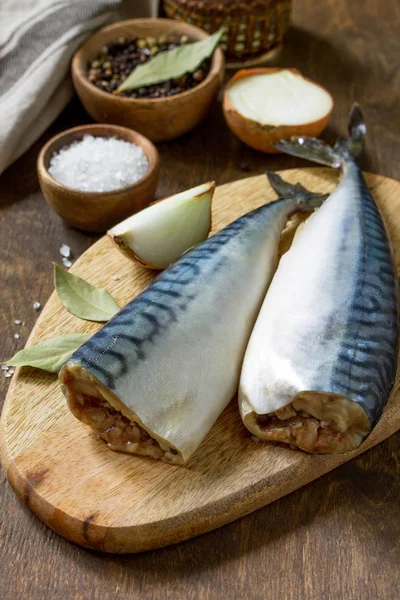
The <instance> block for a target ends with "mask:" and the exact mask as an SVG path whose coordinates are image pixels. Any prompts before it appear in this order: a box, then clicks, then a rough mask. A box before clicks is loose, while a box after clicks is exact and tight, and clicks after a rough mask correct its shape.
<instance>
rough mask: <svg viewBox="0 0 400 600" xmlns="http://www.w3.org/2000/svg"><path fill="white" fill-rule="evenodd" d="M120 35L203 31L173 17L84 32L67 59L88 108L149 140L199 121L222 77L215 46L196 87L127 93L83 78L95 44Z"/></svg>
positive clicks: (196, 36)
mask: <svg viewBox="0 0 400 600" xmlns="http://www.w3.org/2000/svg"><path fill="white" fill-rule="evenodd" d="M121 35H125V36H126V35H130V36H134V37H140V38H143V37H159V36H162V35H177V36H182V35H187V36H189V38H190V39H193V40H196V41H197V40H203V39H205V38H207V37H208V33H206V32H205V31H203V30H202V29H199V28H198V27H194V26H193V25H188V24H187V23H181V22H179V21H175V20H173V19H133V20H128V21H120V22H119V23H114V24H113V25H109V26H108V27H105V28H104V29H101V30H100V31H98V32H97V33H95V34H94V35H93V36H92V37H91V38H89V39H88V40H87V41H86V42H85V43H84V44H83V46H81V48H80V49H79V50H78V51H77V52H76V54H75V56H74V57H73V60H72V80H73V82H74V86H75V89H76V91H77V93H78V96H79V98H80V99H81V101H82V104H83V106H84V107H85V109H86V110H87V112H88V113H89V114H90V115H91V116H92V117H93V118H94V119H95V120H96V121H100V122H102V123H115V124H117V125H123V126H124V127H130V128H132V129H135V130H136V131H139V132H140V133H142V134H143V135H145V136H147V137H148V138H149V139H151V140H152V141H153V142H163V141H166V140H172V139H173V138H176V137H178V136H180V135H182V134H184V133H186V132H187V131H190V130H191V129H193V127H195V126H196V125H198V123H200V121H201V120H202V119H203V118H204V117H205V116H206V115H207V113H208V112H209V110H210V107H211V104H212V102H213V100H214V99H215V98H216V96H217V94H218V89H219V87H220V85H221V84H222V81H223V77H224V64H225V62H224V55H223V53H222V51H221V50H220V49H219V48H217V49H216V51H215V52H214V56H213V59H212V63H211V69H210V72H209V73H208V75H207V77H206V78H205V79H204V80H203V81H202V82H201V83H199V84H198V85H197V86H196V87H194V88H192V89H190V90H187V91H185V92H182V93H180V94H177V95H176V96H167V97H164V98H126V97H118V96H115V95H113V94H110V93H109V92H104V91H102V90H100V89H99V88H97V87H96V86H95V85H93V84H92V83H90V81H89V80H88V79H87V67H88V63H89V61H90V60H92V59H93V58H94V57H95V56H96V54H97V53H98V51H99V49H100V48H101V47H102V46H104V45H106V44H108V43H109V42H111V41H112V40H115V39H116V38H118V37H119V36H121Z"/></svg>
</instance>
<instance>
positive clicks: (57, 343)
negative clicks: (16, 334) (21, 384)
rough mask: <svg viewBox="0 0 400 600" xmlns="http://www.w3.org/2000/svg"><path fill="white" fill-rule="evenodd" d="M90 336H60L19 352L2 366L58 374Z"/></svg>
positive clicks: (86, 334) (90, 334) (87, 334)
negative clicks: (28, 368) (34, 369)
mask: <svg viewBox="0 0 400 600" xmlns="http://www.w3.org/2000/svg"><path fill="white" fill-rule="evenodd" d="M92 335H93V334H92V333H77V334H74V335H60V336H58V337H55V338H51V339H49V340H45V341H44V342H41V343H40V344H36V345H35V346H29V348H24V349H23V350H20V351H19V352H17V353H16V354H14V356H13V357H12V358H10V360H8V361H6V362H5V363H4V364H6V365H8V366H9V367H35V368H37V369H42V371H48V372H49V373H58V371H59V370H60V369H61V367H62V366H63V364H64V363H66V362H67V360H68V359H69V358H70V357H71V356H72V354H73V353H74V352H75V350H77V349H78V348H79V347H80V346H82V344H84V343H85V342H87V341H88V339H90V338H91V337H92Z"/></svg>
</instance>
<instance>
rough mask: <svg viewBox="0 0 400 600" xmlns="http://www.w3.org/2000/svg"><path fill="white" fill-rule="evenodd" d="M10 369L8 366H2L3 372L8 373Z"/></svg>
mask: <svg viewBox="0 0 400 600" xmlns="http://www.w3.org/2000/svg"><path fill="white" fill-rule="evenodd" d="M9 368H10V367H8V366H7V365H1V370H2V371H8V369H9Z"/></svg>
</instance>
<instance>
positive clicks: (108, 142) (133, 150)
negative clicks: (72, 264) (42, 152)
mask: <svg viewBox="0 0 400 600" xmlns="http://www.w3.org/2000/svg"><path fill="white" fill-rule="evenodd" d="M148 168H149V163H148V160H147V156H146V154H145V153H144V152H143V150H142V149H141V148H140V147H139V146H137V145H136V144H132V143H130V142H126V141H125V140H121V139H118V138H115V137H111V138H104V137H94V136H92V135H85V136H84V137H83V138H82V140H79V141H76V142H73V143H72V144H71V145H70V146H64V147H63V148H61V150H60V151H59V152H56V153H54V154H53V155H52V157H51V159H50V167H49V173H50V175H52V176H53V177H54V179H56V180H57V181H59V182H60V183H63V184H64V185H67V186H68V187H70V188H74V189H77V190H83V191H87V192H107V191H110V190H117V189H119V188H123V187H125V186H126V185H130V184H132V183H135V181H138V180H139V179H141V178H142V177H143V175H145V173H146V172H147V170H148ZM63 256H64V255H63Z"/></svg>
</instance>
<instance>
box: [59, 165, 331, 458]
mask: <svg viewBox="0 0 400 600" xmlns="http://www.w3.org/2000/svg"><path fill="white" fill-rule="evenodd" d="M271 181H272V183H273V185H274V186H275V187H276V188H277V189H280V184H282V186H283V189H284V190H285V191H286V192H287V193H288V195H287V197H286V198H281V199H280V200H277V201H275V202H272V203H270V204H266V205H264V206H261V207H260V208H258V209H256V210H254V211H252V212H250V213H248V214H246V215H244V216H243V217H241V218H240V219H238V220H236V221H234V222H233V223H231V224H230V225H228V226H227V227H225V228H224V229H223V230H222V231H220V232H218V233H216V234H215V235H213V236H212V237H210V238H209V239H208V240H206V241H205V242H203V243H201V244H199V245H198V246H196V247H195V248H194V249H193V250H191V251H189V252H187V253H186V254H184V255H183V256H182V257H181V258H180V259H179V260H178V261H176V262H175V263H174V264H172V265H171V266H170V267H169V268H168V269H166V270H165V271H164V272H162V273H161V274H160V275H159V276H158V277H157V278H156V279H155V280H154V281H153V282H152V283H151V284H150V285H149V286H148V287H147V288H146V289H145V290H144V291H143V292H142V293H141V294H140V295H139V296H137V297H136V298H134V299H133V300H132V301H131V302H130V303H129V304H128V305H127V306H125V307H124V308H123V309H122V310H121V311H120V312H119V313H118V314H117V315H116V316H115V317H113V318H112V319H111V320H110V321H109V322H108V323H107V324H106V325H105V326H104V327H103V328H102V329H100V330H99V331H98V332H97V333H96V334H95V335H94V336H93V337H92V338H91V339H90V340H89V341H88V342H87V343H85V344H84V345H83V346H81V348H79V350H77V351H76V352H75V353H74V354H73V356H72V357H71V359H70V360H69V361H68V363H67V364H66V365H65V366H64V367H63V369H62V371H61V373H60V379H61V381H62V383H63V390H64V393H65V395H66V397H67V399H68V402H69V406H70V408H71V410H72V411H73V413H74V414H75V415H76V416H77V417H78V418H81V419H82V420H83V421H84V422H87V423H88V424H90V421H87V420H86V417H87V414H88V413H87V414H86V416H85V409H83V408H82V406H79V402H78V400H79V398H80V397H81V396H82V394H86V397H89V399H90V402H91V403H92V405H91V406H89V412H90V411H92V413H93V409H94V411H97V413H93V414H97V415H98V414H100V413H99V408H100V409H101V410H103V409H104V401H107V402H109V403H110V404H111V406H112V408H113V409H115V410H118V411H119V412H120V413H122V415H123V417H124V418H125V420H129V421H130V422H131V423H134V424H138V425H139V426H140V428H141V431H142V430H144V431H145V432H146V433H147V434H148V436H151V438H152V439H153V440H155V441H156V443H158V444H159V445H160V447H161V449H162V450H163V451H164V450H165V448H166V450H165V453H164V454H163V455H162V456H161V455H160V452H159V448H158V447H157V448H154V445H153V447H152V448H150V449H149V451H147V449H146V448H147V446H146V448H145V447H144V445H143V444H145V442H143V444H141V443H139V442H138V443H137V444H136V443H130V442H129V443H130V445H129V446H128V445H127V444H125V446H124V445H123V444H120V445H119V446H118V444H116V443H114V442H109V440H108V438H107V435H106V434H107V432H102V433H104V435H102V437H103V438H104V439H106V441H108V443H109V446H110V448H112V449H119V450H121V451H127V452H132V453H139V454H148V455H150V456H154V457H155V458H162V459H164V460H169V461H170V462H176V463H184V462H186V461H187V460H188V459H189V457H190V456H191V455H192V453H193V452H194V451H195V450H196V448H197V447H198V446H199V444H200V442H201V440H202V439H203V438H204V436H205V435H206V433H207V432H208V430H209V429H210V428H211V426H212V424H213V423H214V421H215V420H216V419H217V417H218V416H219V414H220V413H221V412H222V410H223V409H224V408H225V407H226V405H227V404H228V402H229V401H230V400H231V398H232V397H233V395H234V393H235V392H236V389H237V385H238V380H239V374H240V368H241V364H242V360H243V356H244V352H245V348H246V345H247V342H248V339H249V336H250V333H251V330H252V327H253V325H254V322H255V319H256V316H257V313H258V310H259V308H260V305H261V302H262V300H263V298H264V296H265V293H266V290H267V287H268V285H269V283H270V281H271V279H272V276H273V273H274V270H275V268H276V264H277V254H278V246H279V241H280V237H281V233H282V230H283V229H284V227H285V224H286V222H287V220H288V218H289V217H290V216H291V215H292V214H293V213H294V212H296V211H297V210H312V209H313V208H314V207H315V206H318V205H319V204H321V202H322V201H323V199H324V197H321V196H319V195H314V194H310V193H309V192H307V191H306V190H304V188H301V186H300V187H296V186H288V185H287V184H283V182H281V180H280V178H279V177H278V176H276V175H275V176H274V175H272V176H271ZM232 201H234V198H233V199H232ZM79 394H80V396H79ZM98 400H100V404H99V403H97V405H96V402H97V401H98ZM93 403H94V404H95V406H93ZM101 410H100V412H101ZM92 413H91V414H92ZM103 417H104V414H100V417H99V418H100V419H103ZM103 420H104V419H103ZM107 423H108V421H107ZM108 425H109V423H108ZM126 426H127V425H126V422H125V421H123V420H122V421H120V423H119V425H118V427H122V428H124V427H126ZM107 431H110V432H111V433H113V434H115V435H117V433H118V431H119V430H117V428H116V426H115V425H113V426H110V427H109V429H108V430H107ZM135 431H136V430H135ZM136 433H137V432H136ZM142 433H143V431H142ZM148 436H147V437H148ZM142 437H143V435H142ZM146 443H148V440H147V442H146ZM135 444H136V445H135ZM153 451H154V452H153ZM171 452H172V455H171ZM159 455H160V456H159Z"/></svg>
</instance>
